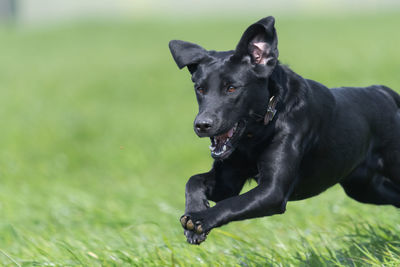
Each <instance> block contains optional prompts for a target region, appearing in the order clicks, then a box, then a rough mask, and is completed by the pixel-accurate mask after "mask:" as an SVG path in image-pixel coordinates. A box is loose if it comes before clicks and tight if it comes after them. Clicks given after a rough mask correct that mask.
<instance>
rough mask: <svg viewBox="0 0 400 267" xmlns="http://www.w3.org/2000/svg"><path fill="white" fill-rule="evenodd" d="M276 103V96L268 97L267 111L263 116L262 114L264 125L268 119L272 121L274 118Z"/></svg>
mask: <svg viewBox="0 0 400 267" xmlns="http://www.w3.org/2000/svg"><path fill="white" fill-rule="evenodd" d="M277 103H278V98H277V97H275V96H272V97H271V98H270V99H269V103H268V108H267V113H265V116H264V125H267V124H268V123H269V122H270V121H272V120H273V119H274V116H275V114H276V104H277Z"/></svg>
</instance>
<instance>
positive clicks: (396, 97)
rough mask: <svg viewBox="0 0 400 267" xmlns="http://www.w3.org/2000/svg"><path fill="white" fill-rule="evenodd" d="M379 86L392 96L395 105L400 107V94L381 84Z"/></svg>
mask: <svg viewBox="0 0 400 267" xmlns="http://www.w3.org/2000/svg"><path fill="white" fill-rule="evenodd" d="M381 88H382V89H383V90H384V91H385V92H386V93H387V94H389V95H390V96H391V97H392V98H393V100H394V102H396V105H397V107H398V108H400V95H399V94H398V93H397V92H395V91H394V90H392V89H390V88H389V87H386V86H382V87H381Z"/></svg>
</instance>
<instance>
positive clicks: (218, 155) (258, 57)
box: [169, 17, 278, 159]
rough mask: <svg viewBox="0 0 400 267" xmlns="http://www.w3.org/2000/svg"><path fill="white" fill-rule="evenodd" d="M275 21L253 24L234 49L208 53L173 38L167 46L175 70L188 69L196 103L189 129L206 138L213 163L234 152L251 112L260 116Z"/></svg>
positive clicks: (274, 54) (273, 53)
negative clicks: (192, 125) (191, 124)
mask: <svg viewBox="0 0 400 267" xmlns="http://www.w3.org/2000/svg"><path fill="white" fill-rule="evenodd" d="M274 23H275V20H274V18H273V17H267V18H264V19H262V20H260V21H258V22H256V23H254V24H252V25H251V26H250V27H249V28H247V30H246V31H245V32H244V33H243V36H242V37H241V39H240V41H239V43H238V45H237V47H236V49H235V50H233V51H227V52H217V51H207V50H205V49H204V48H202V47H201V46H199V45H197V44H193V43H189V42H184V41H177V40H173V41H171V42H170V43H169V48H170V50H171V53H172V56H173V58H174V60H175V62H176V63H177V65H178V67H179V68H181V69H182V68H183V67H187V68H188V70H189V72H190V73H191V74H192V81H193V82H194V87H195V91H196V96H197V101H198V103H199V113H198V115H197V116H196V119H195V121H194V130H195V132H196V134H197V135H198V136H200V137H210V139H211V146H210V149H211V155H212V157H213V158H215V159H224V158H227V157H228V156H229V155H230V154H231V153H232V152H233V151H234V149H235V146H236V145H237V143H238V141H239V140H240V138H241V136H242V135H243V133H244V131H245V128H246V121H247V118H249V116H250V114H252V113H254V112H257V111H260V110H264V112H265V107H266V105H267V103H268V100H269V97H270V95H269V94H270V93H269V92H268V90H267V82H268V78H269V76H270V75H271V73H272V71H273V69H274V67H275V65H276V64H277V61H278V48H277V44H278V40H277V36H276V31H275V28H274ZM262 112H263V111H261V112H260V113H262Z"/></svg>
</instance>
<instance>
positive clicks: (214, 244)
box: [0, 0, 400, 266]
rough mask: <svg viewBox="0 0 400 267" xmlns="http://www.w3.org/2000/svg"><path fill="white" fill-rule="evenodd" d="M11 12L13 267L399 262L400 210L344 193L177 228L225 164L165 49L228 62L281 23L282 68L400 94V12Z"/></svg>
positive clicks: (0, 100) (0, 245)
mask: <svg viewBox="0 0 400 267" xmlns="http://www.w3.org/2000/svg"><path fill="white" fill-rule="evenodd" d="M1 1H2V4H3V6H1V5H0V7H3V11H4V12H3V13H0V14H3V16H2V17H1V16H0V17H1V18H2V21H3V23H2V26H1V27H0V119H1V121H0V125H1V130H0V265H2V266H37V265H39V266H153V265H157V266H166V265H177V266H197V265H204V266H265V265H267V266H334V265H337V266H364V265H380V266H382V265H386V266H398V265H400V237H399V235H400V224H399V221H400V215H399V211H398V210H397V209H395V208H393V207H376V206H372V205H363V204H360V203H357V202H355V201H353V200H351V199H349V198H348V197H346V196H345V194H344V192H343V190H342V189H341V188H340V187H338V186H336V187H334V188H332V189H330V190H328V191H327V192H325V193H323V194H322V195H320V196H317V197H315V198H312V199H309V200H305V201H299V202H293V203H289V204H288V207H287V212H286V213H285V214H283V215H279V216H273V217H269V218H261V219H254V220H248V221H243V222H235V223H231V224H230V225H228V226H224V227H222V228H220V229H215V230H213V231H212V232H211V234H210V235H209V237H208V239H207V241H206V242H205V243H203V244H202V245H201V246H191V245H188V244H187V243H186V241H185V238H184V236H183V233H182V232H183V231H182V229H181V226H180V224H179V222H178V218H179V217H180V216H181V215H182V213H183V209H184V187H185V183H186V181H187V179H188V178H189V177H190V176H191V175H193V174H194V173H198V172H203V171H207V170H208V169H209V168H210V166H211V163H212V160H211V158H210V156H209V150H208V145H209V140H206V139H199V138H197V137H196V135H195V134H194V132H193V130H192V122H193V119H194V117H195V115H196V112H197V104H196V100H195V96H194V93H193V89H192V88H193V86H192V84H191V81H190V76H189V74H188V72H187V71H186V70H182V71H179V70H178V68H177V67H176V65H175V63H174V62H173V60H172V57H171V56H170V53H169V50H168V45H167V44H168V41H169V40H171V39H182V40H186V41H192V42H196V43H198V44H200V45H202V46H203V47H205V48H206V49H213V50H214V49H215V50H230V49H232V48H234V47H235V45H236V43H237V42H238V40H239V38H240V36H241V34H242V33H243V31H244V30H245V29H246V28H247V26H248V25H250V24H251V23H253V22H255V21H257V20H258V19H260V18H261V17H263V16H267V15H275V17H276V21H277V22H276V27H277V31H278V38H279V49H280V60H281V62H282V63H284V64H288V65H289V66H290V67H291V68H292V69H293V70H294V71H296V72H297V73H299V74H300V75H302V76H304V77H306V78H311V79H314V80H317V81H319V82H321V83H323V84H325V85H327V86H330V87H334V86H344V85H348V86H367V85H370V84H385V85H387V86H389V87H391V88H393V89H395V90H397V91H399V90H400V78H399V77H400V76H399V71H400V53H399V48H400V35H399V26H400V10H399V11H398V8H397V4H396V3H394V2H393V1H386V2H379V3H381V4H379V3H378V2H376V1H365V2H359V1H356V3H359V4H360V5H359V6H357V5H356V4H354V3H353V4H351V5H350V4H345V3H344V2H339V3H340V4H334V2H327V4H326V5H321V4H317V3H316V2H315V1H304V2H303V4H302V2H301V1H283V2H282V3H281V4H280V5H277V4H273V3H272V2H268V1H267V2H263V4H262V5H261V2H260V1H253V2H252V1H249V3H247V2H246V3H247V4H245V3H244V2H243V3H242V4H238V3H236V4H235V5H232V6H230V5H229V2H228V1H223V2H224V3H225V4H226V5H227V6H226V7H224V6H223V4H219V5H218V6H217V7H218V8H216V9H214V8H213V6H212V5H210V3H212V2H210V1H205V2H204V3H202V4H201V6H200V7H199V8H197V6H196V2H194V1H193V2H189V3H186V4H185V5H183V4H182V5H183V6H182V5H180V4H179V3H178V2H177V1H166V2H161V1H158V2H144V1H139V2H132V1H119V2H118V1H116V2H118V3H120V4H121V3H122V2H123V3H122V4H121V5H120V6H118V7H117V6H113V5H112V4H111V2H107V1H100V3H101V5H102V6H101V5H100V6H99V5H98V4H97V6H96V4H95V3H94V2H93V1H92V2H90V1H84V2H85V5H82V6H80V5H76V4H75V6H74V7H73V8H71V7H70V8H69V9H68V8H67V7H65V8H61V7H60V6H57V7H56V8H54V7H53V8H52V6H51V1H43V0H41V1H42V2H41V3H42V5H34V4H32V1H18V2H16V3H17V5H16V6H14V7H13V8H12V9H9V6H8V7H7V6H6V4H7V3H6V2H7V1H5V0H1ZM55 2H56V3H57V5H60V4H61V3H64V4H66V5H67V2H68V1H61V0H57V1H55ZM313 3H314V4H313ZM362 3H364V4H362ZM383 3H385V4H386V5H384V4H383ZM46 4H47V5H46ZM259 4H260V5H261V6H258V5H259ZM268 4H271V6H272V7H271V8H268ZM67 6H68V5H67ZM80 7H82V8H80ZM94 7H96V8H97V9H96V8H94ZM111 7H113V8H111ZM241 8H243V10H241ZM60 10H62V11H63V13H57V12H60ZM96 10H97V11H96ZM6 11H7V12H6ZM106 11H109V12H106ZM162 11H165V12H164V13H163V12H162ZM252 186H254V184H249V185H247V186H246V189H248V188H249V187H252Z"/></svg>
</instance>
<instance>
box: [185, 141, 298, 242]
mask: <svg viewBox="0 0 400 267" xmlns="http://www.w3.org/2000/svg"><path fill="white" fill-rule="evenodd" d="M301 154H302V151H301V146H300V144H299V138H295V137H288V136H286V137H283V138H282V139H279V140H277V141H276V142H273V143H272V144H271V145H270V146H269V149H268V150H266V151H265V152H264V153H263V154H262V155H261V156H260V159H259V162H258V169H259V175H260V178H259V184H258V186H257V187H255V188H254V189H252V190H250V191H249V192H247V193H245V194H242V195H238V196H234V197H230V198H227V199H225V200H222V201H220V202H218V203H217V204H216V205H215V206H214V207H212V208H209V209H205V210H201V211H198V212H189V213H187V214H186V216H187V218H190V221H191V222H192V224H190V225H187V224H186V225H184V227H185V229H186V230H189V228H190V229H192V230H193V229H194V231H195V232H196V233H197V234H203V233H208V232H209V231H210V230H211V229H212V228H215V227H219V226H221V225H223V224H227V223H229V222H231V221H238V220H244V219H250V218H256V217H263V216H269V215H273V214H279V213H283V212H284V211H285V208H286V202H287V200H288V198H289V196H290V193H291V192H292V189H293V187H294V185H295V183H296V181H297V176H296V175H297V170H298V166H299V162H300V160H301V158H300V157H301ZM188 226H189V227H188ZM198 241H199V242H196V244H199V243H200V242H202V240H198Z"/></svg>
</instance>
